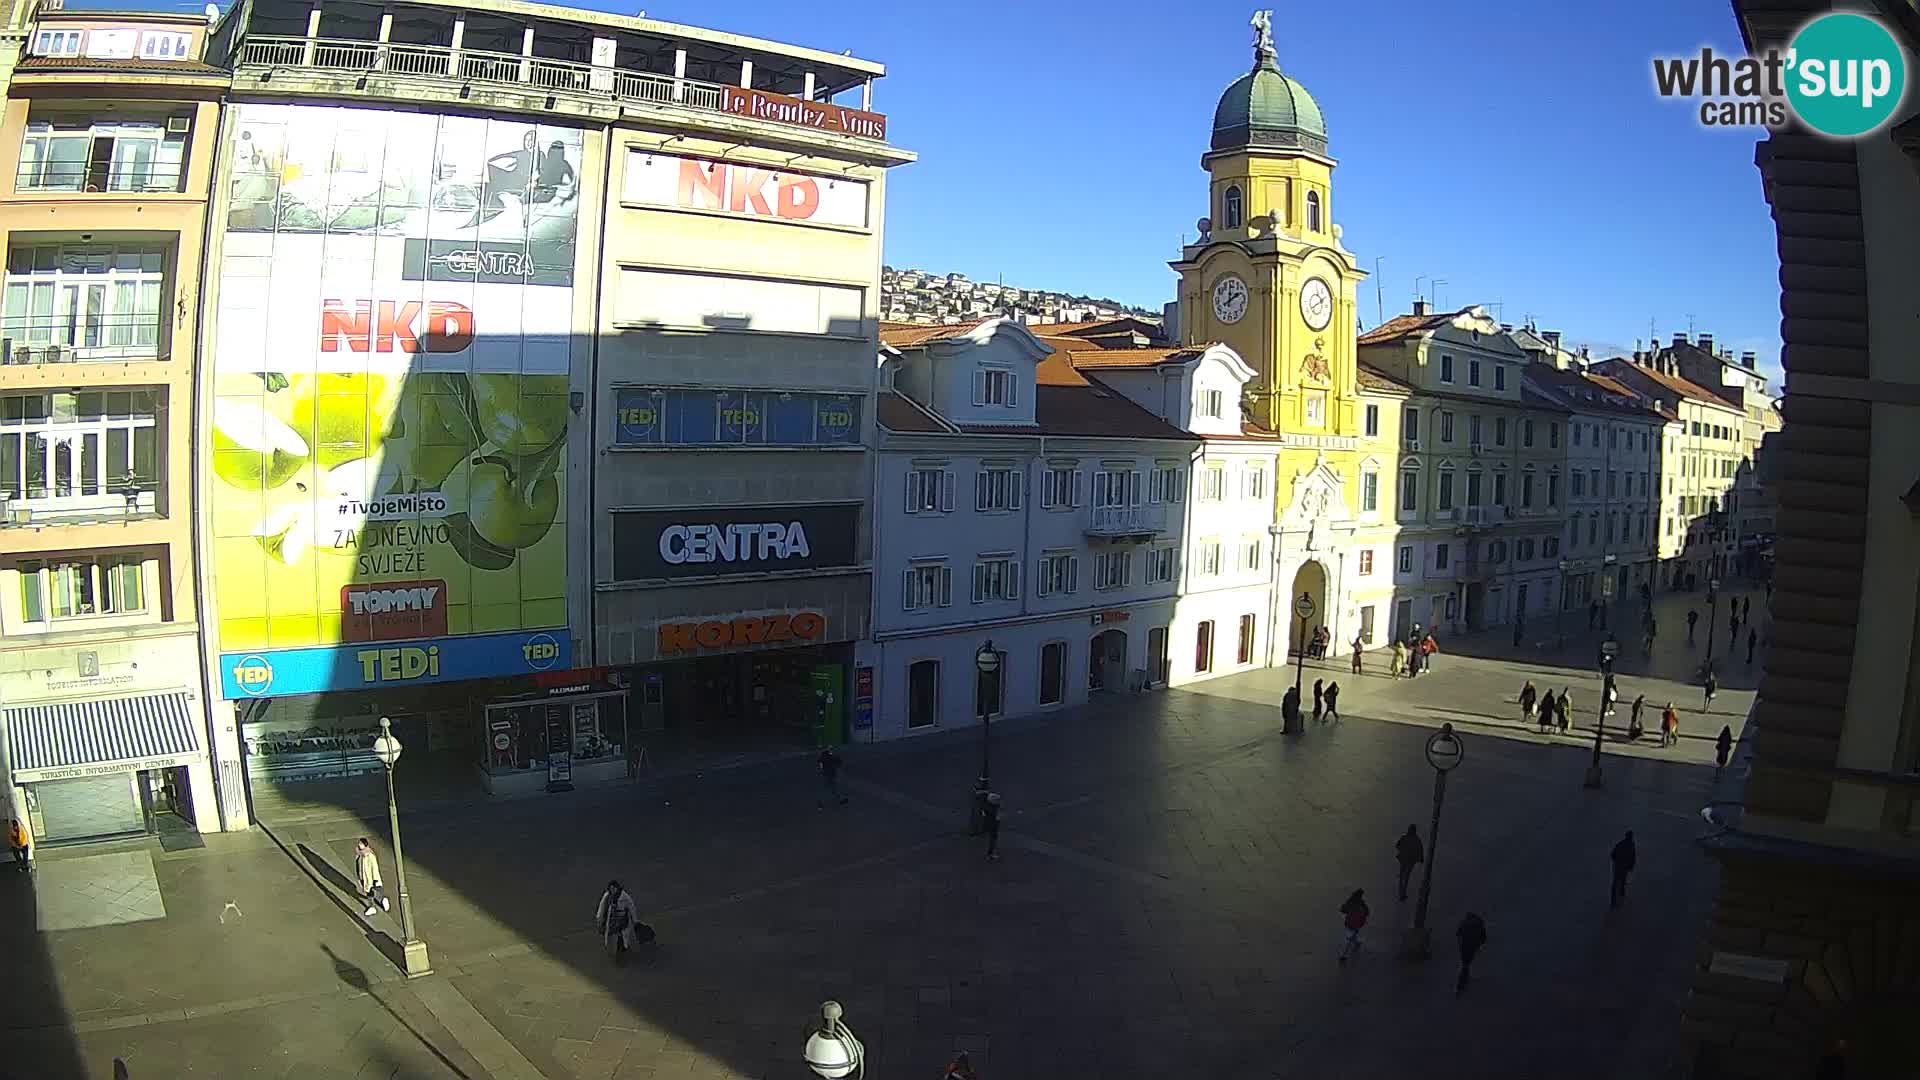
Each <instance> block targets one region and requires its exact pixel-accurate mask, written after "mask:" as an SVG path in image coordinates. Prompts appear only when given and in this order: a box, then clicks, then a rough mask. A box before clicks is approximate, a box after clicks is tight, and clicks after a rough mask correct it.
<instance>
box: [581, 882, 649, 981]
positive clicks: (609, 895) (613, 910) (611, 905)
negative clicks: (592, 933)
mask: <svg viewBox="0 0 1920 1080" xmlns="http://www.w3.org/2000/svg"><path fill="white" fill-rule="evenodd" d="M593 925H594V927H595V928H597V929H598V930H599V931H600V939H601V940H602V941H603V942H605V943H606V947H607V952H608V953H609V954H610V955H612V957H613V959H614V962H615V963H618V962H620V961H621V960H622V959H624V958H625V957H626V955H627V952H628V950H630V949H632V948H633V947H634V946H636V945H638V944H639V943H640V936H639V930H638V927H639V925H640V912H639V910H638V909H637V908H636V907H635V906H634V903H633V894H632V893H630V892H628V891H627V890H626V889H625V888H623V887H622V886H621V884H620V882H619V880H618V879H615V880H613V881H609V882H607V887H606V888H605V889H603V890H601V892H600V902H599V903H597V904H595V905H594V907H593Z"/></svg>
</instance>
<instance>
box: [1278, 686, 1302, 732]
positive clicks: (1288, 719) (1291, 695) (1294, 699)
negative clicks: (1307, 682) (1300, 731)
mask: <svg viewBox="0 0 1920 1080" xmlns="http://www.w3.org/2000/svg"><path fill="white" fill-rule="evenodd" d="M1280 722H1281V723H1282V724H1284V725H1285V726H1286V727H1288V728H1292V727H1294V726H1295V725H1297V724H1298V723H1299V722H1300V688H1299V687H1297V686H1289V687H1287V692H1286V693H1284V694H1281V695H1280Z"/></svg>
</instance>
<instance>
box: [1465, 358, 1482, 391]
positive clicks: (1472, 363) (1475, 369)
mask: <svg viewBox="0 0 1920 1080" xmlns="http://www.w3.org/2000/svg"><path fill="white" fill-rule="evenodd" d="M1467 385H1468V386H1479V385H1480V361H1479V359H1478V358H1476V357H1472V356H1469V357H1467Z"/></svg>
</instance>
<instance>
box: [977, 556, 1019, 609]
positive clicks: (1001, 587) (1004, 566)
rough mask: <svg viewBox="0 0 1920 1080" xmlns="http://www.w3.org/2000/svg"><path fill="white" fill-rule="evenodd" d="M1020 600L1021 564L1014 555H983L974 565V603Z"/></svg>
mask: <svg viewBox="0 0 1920 1080" xmlns="http://www.w3.org/2000/svg"><path fill="white" fill-rule="evenodd" d="M1019 598H1020V564H1019V563H1017V562H1015V561H1014V559H1013V556H1012V555H983V556H981V557H980V559H979V560H977V561H976V562H975V563H974V564H973V602H974V603H976V604H984V603H987V602H988V601H991V600H1018V599H1019Z"/></svg>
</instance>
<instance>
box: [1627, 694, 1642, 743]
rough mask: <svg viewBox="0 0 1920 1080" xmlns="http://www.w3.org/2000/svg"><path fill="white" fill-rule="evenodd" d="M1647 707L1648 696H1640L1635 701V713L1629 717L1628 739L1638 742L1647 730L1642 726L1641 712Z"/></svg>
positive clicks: (1636, 696)
mask: <svg viewBox="0 0 1920 1080" xmlns="http://www.w3.org/2000/svg"><path fill="white" fill-rule="evenodd" d="M1646 707H1647V695H1645V694H1638V695H1635V697H1634V699H1633V712H1632V713H1631V714H1630V715H1629V716H1628V717H1627V738H1629V739H1632V740H1634V741H1638V740H1639V738H1640V736H1641V734H1642V733H1643V732H1645V731H1646V728H1644V727H1642V726H1641V725H1640V710H1642V709H1644V708H1646Z"/></svg>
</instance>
